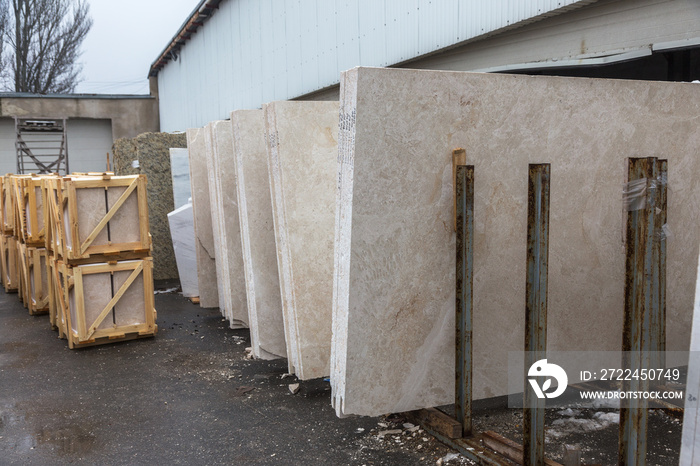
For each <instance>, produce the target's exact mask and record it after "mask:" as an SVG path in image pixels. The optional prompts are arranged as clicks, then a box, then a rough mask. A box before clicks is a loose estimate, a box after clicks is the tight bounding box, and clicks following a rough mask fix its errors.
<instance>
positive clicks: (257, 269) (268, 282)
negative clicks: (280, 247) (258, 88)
mask: <svg viewBox="0 0 700 466" xmlns="http://www.w3.org/2000/svg"><path fill="white" fill-rule="evenodd" d="M231 123H232V128H233V148H234V164H235V167H236V188H237V190H238V191H237V195H238V217H239V219H240V224H241V244H242V246H243V262H244V270H245V284H246V296H247V302H248V318H249V324H250V339H251V344H252V347H253V355H254V356H255V357H256V358H263V359H274V358H279V357H286V355H287V346H286V340H285V337H284V319H283V316H282V301H281V297H280V286H279V275H278V272H277V255H276V253H275V230H274V226H273V220H272V204H271V200H270V182H269V175H268V165H267V152H266V148H265V125H264V120H263V112H262V110H237V111H235V112H233V113H231Z"/></svg>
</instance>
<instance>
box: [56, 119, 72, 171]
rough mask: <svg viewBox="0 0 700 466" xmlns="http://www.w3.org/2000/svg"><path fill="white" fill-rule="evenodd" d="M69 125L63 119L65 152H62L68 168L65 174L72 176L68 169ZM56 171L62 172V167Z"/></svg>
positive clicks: (63, 146)
mask: <svg viewBox="0 0 700 466" xmlns="http://www.w3.org/2000/svg"><path fill="white" fill-rule="evenodd" d="M67 123H68V121H67V120H66V119H65V118H64V119H63V142H62V143H61V145H62V149H63V150H62V151H61V153H62V154H63V156H64V158H65V167H66V171H65V174H66V175H70V168H69V167H68V126H67ZM56 171H58V172H59V173H60V171H61V170H60V167H59V169H58V170H56Z"/></svg>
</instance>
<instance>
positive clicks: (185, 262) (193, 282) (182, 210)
mask: <svg viewBox="0 0 700 466" xmlns="http://www.w3.org/2000/svg"><path fill="white" fill-rule="evenodd" d="M168 222H169V223H170V235H171V237H172V239H173V249H174V250H175V260H176V261H177V271H178V275H179V277H180V286H181V287H182V295H183V296H185V297H186V298H193V297H197V296H199V282H198V280H197V274H196V273H192V271H194V270H197V253H196V252H195V246H196V244H197V243H196V241H195V235H194V216H193V215H192V204H185V205H183V206H181V207H179V208H177V209H175V210H174V211H172V212H170V213H169V214H168Z"/></svg>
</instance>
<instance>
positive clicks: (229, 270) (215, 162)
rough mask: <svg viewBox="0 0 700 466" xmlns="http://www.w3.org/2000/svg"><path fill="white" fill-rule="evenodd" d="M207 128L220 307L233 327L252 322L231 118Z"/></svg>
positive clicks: (210, 195)
mask: <svg viewBox="0 0 700 466" xmlns="http://www.w3.org/2000/svg"><path fill="white" fill-rule="evenodd" d="M206 131H207V139H206V141H207V142H206V145H207V171H208V175H209V199H210V202H211V204H210V206H211V216H212V228H213V230H214V251H215V253H216V275H217V279H218V288H219V307H220V308H221V310H222V313H223V314H224V315H225V316H226V318H227V319H228V320H229V322H230V327H231V328H242V327H247V326H248V306H247V304H246V290H245V274H244V271H243V253H242V248H241V230H240V223H239V221H238V199H237V194H236V169H235V165H234V161H233V159H234V157H233V141H232V139H231V122H230V121H212V122H211V123H209V124H208V125H207V126H206Z"/></svg>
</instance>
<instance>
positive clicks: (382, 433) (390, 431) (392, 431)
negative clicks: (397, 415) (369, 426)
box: [377, 429, 402, 438]
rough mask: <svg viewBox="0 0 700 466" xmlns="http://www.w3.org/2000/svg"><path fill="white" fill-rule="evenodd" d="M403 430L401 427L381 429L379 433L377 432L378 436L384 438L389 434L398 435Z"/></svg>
mask: <svg viewBox="0 0 700 466" xmlns="http://www.w3.org/2000/svg"><path fill="white" fill-rule="evenodd" d="M401 432H402V430H401V429H388V430H380V431H379V433H378V434H377V437H379V438H384V437H385V436H387V435H397V434H401Z"/></svg>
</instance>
